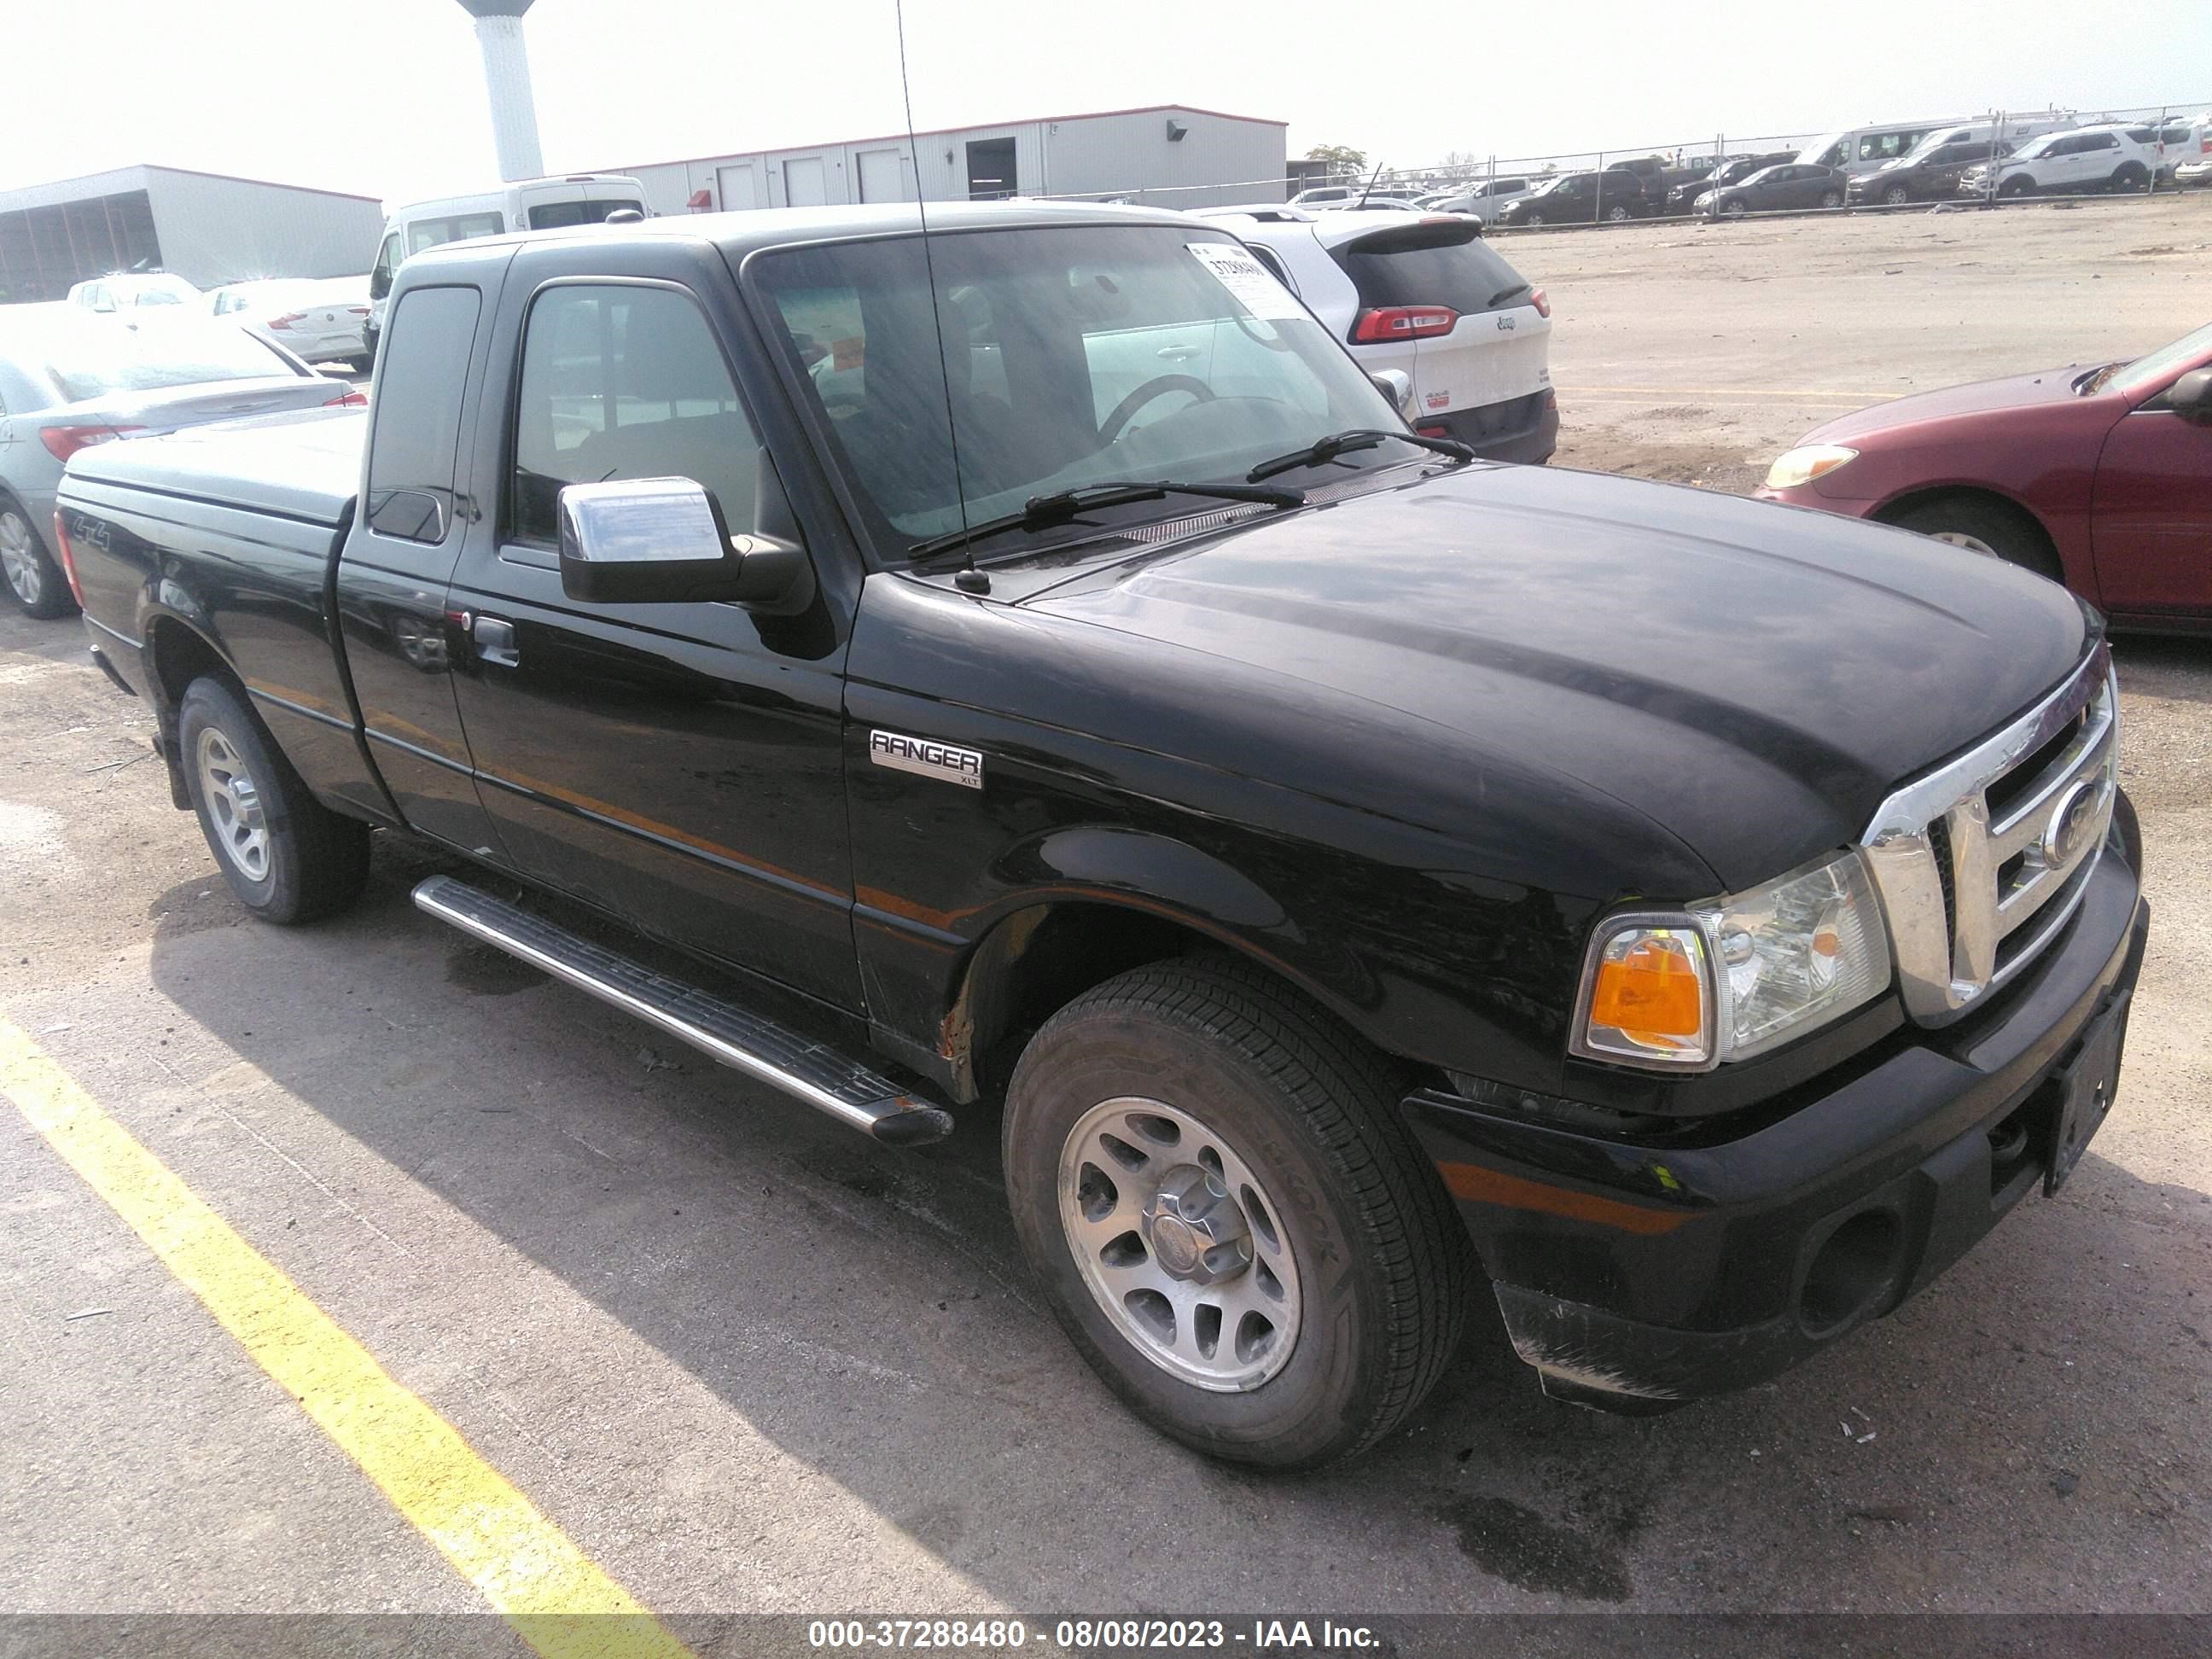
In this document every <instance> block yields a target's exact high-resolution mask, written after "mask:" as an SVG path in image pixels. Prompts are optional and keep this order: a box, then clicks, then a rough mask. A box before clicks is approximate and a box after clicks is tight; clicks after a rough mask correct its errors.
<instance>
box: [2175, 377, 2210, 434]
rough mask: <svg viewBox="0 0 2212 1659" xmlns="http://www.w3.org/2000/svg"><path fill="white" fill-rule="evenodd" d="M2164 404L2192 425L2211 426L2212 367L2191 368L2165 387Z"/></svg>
mask: <svg viewBox="0 0 2212 1659" xmlns="http://www.w3.org/2000/svg"><path fill="white" fill-rule="evenodd" d="M2166 407H2167V408H2168V409H2170V410H2172V411H2173V412H2174V413H2175V414H2177V415H2179V416H2181V418H2182V419H2183V420H2185V421H2187V422H2190V424H2191V425H2192V426H2212V368H2192V369H2191V370H2190V371H2189V373H2188V374H2185V375H2183V376H2182V377H2181V378H2180V379H2179V380H2176V381H2175V382H2174V383H2173V384H2172V386H2168V387H2166Z"/></svg>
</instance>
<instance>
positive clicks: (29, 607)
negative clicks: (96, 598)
mask: <svg viewBox="0 0 2212 1659" xmlns="http://www.w3.org/2000/svg"><path fill="white" fill-rule="evenodd" d="M0 586H5V587H6V588H7V590H8V597H9V599H13V600H15V603H16V604H17V605H21V606H22V608H23V611H24V612H25V614H26V615H28V616H33V617H39V618H40V619H41V620H42V621H43V620H49V619H51V618H52V617H66V616H68V615H70V613H71V612H72V611H75V610H76V595H75V594H73V593H71V592H70V586H69V578H68V577H67V576H65V575H64V574H62V568H61V566H59V565H58V564H57V563H55V562H54V556H53V555H52V554H51V553H49V552H47V551H46V538H44V537H42V536H40V534H39V527H38V526H36V525H34V524H33V523H32V522H31V515H30V514H29V513H26V512H25V511H24V510H23V508H22V507H21V504H20V503H19V502H18V501H16V500H15V497H14V496H12V495H0Z"/></svg>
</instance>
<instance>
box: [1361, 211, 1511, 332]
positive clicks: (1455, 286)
mask: <svg viewBox="0 0 2212 1659" xmlns="http://www.w3.org/2000/svg"><path fill="white" fill-rule="evenodd" d="M1329 252H1330V255H1331V257H1333V258H1334V259H1335V260H1336V263H1337V264H1339V265H1340V266H1342V267H1343V269H1344V274H1345V275H1346V276H1349V277H1351V278H1352V286H1353V287H1354V288H1355V289H1358V293H1359V303H1360V305H1361V306H1362V307H1368V308H1372V307H1382V306H1449V307H1451V308H1452V309H1453V310H1454V311H1456V312H1459V313H1462V315H1465V314H1468V313H1480V312H1485V311H1496V310H1498V309H1501V308H1502V307H1506V306H1510V305H1518V304H1520V303H1521V302H1522V301H1523V300H1525V299H1526V298H1527V297H1528V279H1527V278H1525V277H1524V276H1522V275H1521V273H1520V272H1519V271H1517V270H1514V269H1513V267H1512V266H1511V265H1510V264H1507V263H1506V262H1505V260H1504V258H1502V257H1500V256H1499V254H1498V252H1497V251H1496V250H1495V249H1493V248H1492V247H1491V246H1490V245H1489V244H1488V243H1486V242H1484V241H1481V240H1478V239H1476V238H1474V237H1473V236H1470V235H1469V234H1468V227H1467V226H1466V225H1464V224H1455V225H1409V226H1407V227H1406V228H1403V229H1393V230H1387V231H1378V232H1377V233H1376V234H1374V235H1371V236H1363V237H1361V238H1360V239H1359V240H1358V241H1356V242H1350V243H1346V244H1345V245H1343V246H1338V247H1334V248H1331V249H1330V250H1329Z"/></svg>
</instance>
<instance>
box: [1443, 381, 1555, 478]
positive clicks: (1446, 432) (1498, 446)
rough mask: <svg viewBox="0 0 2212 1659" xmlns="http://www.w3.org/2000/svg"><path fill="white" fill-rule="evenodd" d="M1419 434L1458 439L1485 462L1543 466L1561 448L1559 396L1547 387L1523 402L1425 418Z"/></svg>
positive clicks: (1452, 411)
mask: <svg viewBox="0 0 2212 1659" xmlns="http://www.w3.org/2000/svg"><path fill="white" fill-rule="evenodd" d="M1413 428H1414V430H1415V431H1417V432H1425V433H1428V434H1431V435H1442V436H1443V437H1446V438H1456V439H1458V440H1459V441H1460V442H1462V443H1463V444H1465V445H1466V446H1467V447H1468V448H1470V449H1472V450H1474V453H1476V454H1478V455H1480V457H1482V459H1484V460H1486V461H1522V462H1526V463H1528V464H1529V465H1542V464H1543V463H1544V462H1546V461H1548V460H1550V459H1552V452H1553V451H1554V450H1556V449H1557V448H1558V447H1559V394H1558V393H1557V392H1553V390H1552V388H1551V387H1550V386H1546V387H1544V389H1543V390H1542V391H1541V392H1530V393H1528V395H1527V396H1526V397H1523V398H1506V399H1505V400H1504V402H1503V403H1495V404H1483V405H1482V406H1481V407H1480V408H1478V409H1452V410H1444V411H1443V412H1442V413H1441V414H1433V415H1431V414H1424V415H1421V416H1418V417H1417V418H1416V419H1415V420H1414V422H1413Z"/></svg>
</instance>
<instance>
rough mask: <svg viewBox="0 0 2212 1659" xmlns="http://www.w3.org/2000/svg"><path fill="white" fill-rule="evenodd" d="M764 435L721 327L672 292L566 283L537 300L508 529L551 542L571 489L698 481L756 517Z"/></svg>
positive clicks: (732, 520) (745, 525)
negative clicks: (736, 376)
mask: <svg viewBox="0 0 2212 1659" xmlns="http://www.w3.org/2000/svg"><path fill="white" fill-rule="evenodd" d="M760 451H761V442H760V439H759V437H758V436H757V434H756V433H755V431H754V428H753V424H752V422H751V420H750V418H749V417H748V416H746V414H745V410H744V404H742V403H741V402H740V401H739V400H738V389H737V386H735V385H734V384H733V383H732V380H731V379H730V371H729V368H728V365H727V364H726V363H725V362H723V360H722V353H721V349H720V347H719V346H718V345H717V344H716V343H715V341H714V331H712V330H711V329H709V328H708V325H707V319H706V318H705V317H704V316H703V315H702V313H701V312H700V310H699V307H698V306H697V304H696V302H695V301H693V300H692V299H691V298H690V295H686V294H683V293H679V292H678V291H676V290H674V289H665V288H648V287H641V286H630V285H627V284H617V283H607V284H598V283H591V284H585V283H563V284H559V285H556V286H555V287H551V288H549V289H545V290H544V292H543V293H541V294H540V295H538V298H537V299H536V301H533V302H532V306H531V307H530V317H529V321H528V323H527V324H526V326H525V330H524V333H523V340H522V386H521V392H520V397H519V398H518V399H517V404H516V409H515V431H514V471H513V483H512V484H511V486H510V490H509V501H508V507H507V526H508V533H509V534H510V535H511V536H512V537H513V538H514V539H516V540H518V541H525V542H536V543H539V544H548V545H550V544H552V543H554V542H556V540H557V539H558V538H559V534H560V518H559V507H560V499H561V488H562V485H563V484H571V483H599V482H602V481H604V480H606V479H609V478H667V477H680V478H690V479H691V480H692V481H693V482H695V483H701V484H703V485H705V486H706V487H707V488H708V489H709V490H711V491H713V492H714V499H715V500H716V501H719V502H720V504H721V508H722V518H723V521H724V522H725V523H726V524H727V525H728V526H730V528H731V529H732V530H733V531H737V530H745V529H749V528H750V527H751V526H752V523H753V496H754V490H755V478H756V476H757V471H758V469H759V466H760Z"/></svg>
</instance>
